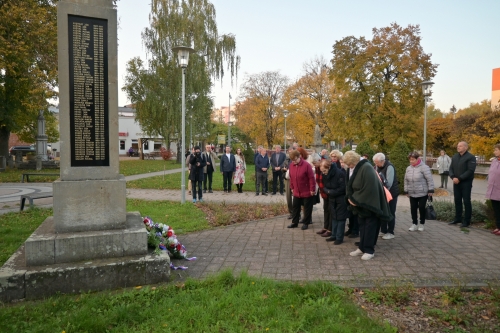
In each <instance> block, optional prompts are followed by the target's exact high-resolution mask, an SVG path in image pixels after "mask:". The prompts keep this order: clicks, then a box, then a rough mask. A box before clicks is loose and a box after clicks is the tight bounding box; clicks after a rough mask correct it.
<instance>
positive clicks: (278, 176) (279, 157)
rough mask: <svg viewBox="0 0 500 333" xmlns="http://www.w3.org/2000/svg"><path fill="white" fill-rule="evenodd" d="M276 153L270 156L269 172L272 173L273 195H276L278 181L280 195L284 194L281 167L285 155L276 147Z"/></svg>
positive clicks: (279, 147)
mask: <svg viewBox="0 0 500 333" xmlns="http://www.w3.org/2000/svg"><path fill="white" fill-rule="evenodd" d="M275 149H276V151H275V152H274V153H273V154H272V155H271V170H272V172H273V193H272V194H273V195H275V194H276V190H277V187H278V180H279V182H280V194H281V195H283V194H284V193H283V192H284V185H285V184H284V183H283V177H284V174H283V170H282V169H283V167H284V164H285V159H286V155H285V153H283V152H281V146H280V145H276V148H275Z"/></svg>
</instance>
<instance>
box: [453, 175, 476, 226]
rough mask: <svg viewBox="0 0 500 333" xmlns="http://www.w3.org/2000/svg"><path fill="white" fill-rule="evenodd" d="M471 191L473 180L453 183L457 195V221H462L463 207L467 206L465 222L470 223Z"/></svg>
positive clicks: (454, 194) (455, 195)
mask: <svg viewBox="0 0 500 333" xmlns="http://www.w3.org/2000/svg"><path fill="white" fill-rule="evenodd" d="M471 192H472V182H460V183H458V184H453V196H454V197H455V221H457V222H458V221H460V222H461V221H462V210H463V207H465V214H464V223H467V224H469V223H470V220H471V217H472V203H471V201H470V200H471V199H470V194H471ZM462 201H463V206H462Z"/></svg>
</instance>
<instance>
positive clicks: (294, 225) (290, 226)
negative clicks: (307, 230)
mask: <svg viewBox="0 0 500 333" xmlns="http://www.w3.org/2000/svg"><path fill="white" fill-rule="evenodd" d="M298 226H299V225H298V224H293V223H292V224H290V225H289V226H287V228H297V227H298Z"/></svg>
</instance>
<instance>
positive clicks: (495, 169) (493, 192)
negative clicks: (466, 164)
mask: <svg viewBox="0 0 500 333" xmlns="http://www.w3.org/2000/svg"><path fill="white" fill-rule="evenodd" d="M493 154H494V155H495V158H494V159H493V161H491V165H490V171H489V172H488V188H487V189H486V199H490V200H491V206H493V211H494V212H495V220H496V228H495V230H493V231H492V233H493V234H495V235H497V236H500V144H496V145H495V150H494V151H493Z"/></svg>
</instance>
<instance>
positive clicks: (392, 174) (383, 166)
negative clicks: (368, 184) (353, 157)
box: [373, 153, 399, 239]
mask: <svg viewBox="0 0 500 333" xmlns="http://www.w3.org/2000/svg"><path fill="white" fill-rule="evenodd" d="M373 163H374V164H375V170H376V171H377V172H378V174H379V177H380V179H381V180H382V183H383V184H384V186H385V187H386V188H387V189H388V190H389V192H390V193H391V195H392V200H391V201H389V208H390V210H391V214H392V219H391V220H390V221H387V222H382V225H381V226H380V234H379V236H381V237H382V239H393V238H394V227H395V226H396V206H397V204H398V196H399V182H398V177H397V175H396V168H395V167H394V165H392V163H391V162H389V161H388V160H386V158H385V155H384V154H382V153H376V154H375V155H373Z"/></svg>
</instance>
